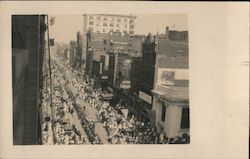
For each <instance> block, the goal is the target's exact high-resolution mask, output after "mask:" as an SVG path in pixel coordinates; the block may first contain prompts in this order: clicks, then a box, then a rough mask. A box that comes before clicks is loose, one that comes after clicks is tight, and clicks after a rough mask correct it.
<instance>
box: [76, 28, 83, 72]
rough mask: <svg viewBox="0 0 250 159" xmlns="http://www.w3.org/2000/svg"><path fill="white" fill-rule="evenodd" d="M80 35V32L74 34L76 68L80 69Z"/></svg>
mask: <svg viewBox="0 0 250 159" xmlns="http://www.w3.org/2000/svg"><path fill="white" fill-rule="evenodd" d="M82 63H83V61H82V35H81V33H80V32H77V34H76V68H77V69H82Z"/></svg>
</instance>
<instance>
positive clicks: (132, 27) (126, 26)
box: [89, 21, 134, 29]
mask: <svg viewBox="0 0 250 159" xmlns="http://www.w3.org/2000/svg"><path fill="white" fill-rule="evenodd" d="M89 25H94V22H93V21H90V22H89ZM102 25H103V26H108V23H106V22H104V23H103V24H102ZM96 26H100V24H99V23H96ZM109 26H110V27H114V26H115V24H114V23H110V24H109ZM116 27H117V28H120V27H121V25H120V24H116ZM124 28H128V25H127V24H124ZM130 28H131V29H134V25H130Z"/></svg>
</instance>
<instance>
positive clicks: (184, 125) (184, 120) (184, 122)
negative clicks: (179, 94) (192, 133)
mask: <svg viewBox="0 0 250 159" xmlns="http://www.w3.org/2000/svg"><path fill="white" fill-rule="evenodd" d="M188 128H189V108H182V115H181V129H188Z"/></svg>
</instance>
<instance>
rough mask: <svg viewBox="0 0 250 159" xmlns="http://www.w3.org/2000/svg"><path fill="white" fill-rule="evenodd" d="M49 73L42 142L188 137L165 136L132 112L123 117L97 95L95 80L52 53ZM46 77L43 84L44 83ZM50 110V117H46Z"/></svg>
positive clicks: (165, 140) (124, 141)
mask: <svg viewBox="0 0 250 159" xmlns="http://www.w3.org/2000/svg"><path fill="white" fill-rule="evenodd" d="M52 75H53V76H52V79H53V80H52V81H53V83H52V85H53V90H52V94H53V96H52V98H53V100H52V101H53V103H52V108H51V107H50V104H49V98H50V97H49V96H48V94H47V93H46V91H47V92H48V91H50V90H49V87H47V89H46V88H44V90H43V92H44V94H43V97H44V99H43V106H42V110H43V114H44V118H43V144H52V143H53V141H52V140H55V143H56V144H89V143H90V144H156V143H158V144H164V143H185V142H187V140H189V139H188V136H183V137H179V138H175V139H174V138H171V139H168V137H167V136H164V135H162V134H158V133H156V131H155V130H154V129H153V128H151V127H150V123H144V122H142V121H139V120H136V118H135V116H134V115H132V116H131V117H128V118H126V117H125V116H124V115H123V114H122V113H121V112H119V110H117V108H115V106H112V105H110V103H109V102H107V101H103V100H101V99H100V95H101V93H102V92H101V90H100V89H95V87H94V86H95V85H94V83H95V82H91V81H90V80H88V77H87V76H84V74H81V73H78V72H77V71H76V70H73V69H72V68H71V67H70V66H69V65H67V64H66V63H65V62H63V61H60V58H59V57H58V56H56V55H54V56H53V59H52ZM46 78H48V76H47V77H45V80H44V82H45V84H44V85H47V86H48V85H49V84H48V83H46V82H48V81H49V80H46ZM51 109H53V111H51ZM51 112H53V118H54V119H52V118H50V115H49V114H51ZM46 115H47V116H46ZM53 120H54V121H53ZM52 122H54V129H53V127H52Z"/></svg>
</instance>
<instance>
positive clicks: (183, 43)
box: [152, 31, 189, 137]
mask: <svg viewBox="0 0 250 159" xmlns="http://www.w3.org/2000/svg"><path fill="white" fill-rule="evenodd" d="M187 34H188V32H187V31H185V32H178V31H172V33H171V34H166V35H168V36H165V37H164V36H161V37H158V52H157V56H156V65H155V69H156V71H155V80H154V89H153V90H152V93H153V111H154V112H155V120H154V124H155V126H156V128H157V131H158V132H164V133H166V135H167V136H168V137H176V136H178V135H181V134H183V133H185V134H189V78H188V68H189V66H188V35H187ZM170 35H171V36H172V37H170Z"/></svg>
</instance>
